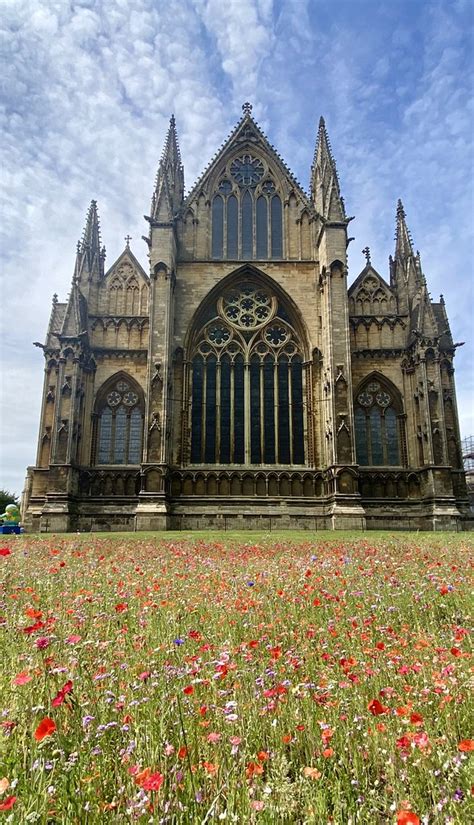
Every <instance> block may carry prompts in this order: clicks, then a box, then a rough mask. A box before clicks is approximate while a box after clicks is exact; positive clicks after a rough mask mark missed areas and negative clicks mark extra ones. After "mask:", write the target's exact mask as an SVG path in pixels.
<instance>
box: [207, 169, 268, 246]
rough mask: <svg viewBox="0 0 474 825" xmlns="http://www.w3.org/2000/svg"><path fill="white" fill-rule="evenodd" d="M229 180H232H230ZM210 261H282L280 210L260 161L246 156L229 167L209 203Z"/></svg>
mask: <svg viewBox="0 0 474 825" xmlns="http://www.w3.org/2000/svg"><path fill="white" fill-rule="evenodd" d="M231 179H232V180H231ZM211 213H212V242H211V254H212V257H213V258H227V259H234V260H254V259H260V260H266V259H268V258H282V257H283V210H282V202H281V198H280V196H279V195H278V193H277V191H276V184H275V182H274V181H273V180H272V178H271V177H269V176H268V175H267V176H265V172H264V167H263V164H262V163H261V161H259V160H257V159H256V158H252V157H251V156H250V155H245V156H244V157H242V158H236V160H234V161H233V162H232V163H231V164H230V171H229V176H227V175H226V176H225V177H224V178H222V180H221V181H220V183H219V185H218V192H217V193H216V195H215V196H214V198H213V200H212V206H211Z"/></svg>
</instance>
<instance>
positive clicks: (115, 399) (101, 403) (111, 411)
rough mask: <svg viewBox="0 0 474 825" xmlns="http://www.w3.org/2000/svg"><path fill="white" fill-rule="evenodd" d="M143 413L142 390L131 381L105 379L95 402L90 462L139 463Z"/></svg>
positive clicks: (121, 378)
mask: <svg viewBox="0 0 474 825" xmlns="http://www.w3.org/2000/svg"><path fill="white" fill-rule="evenodd" d="M143 413H144V403H143V393H142V391H141V389H140V388H139V387H138V385H137V384H136V383H135V381H133V380H132V379H129V378H128V377H127V379H125V378H123V377H120V378H118V379H117V378H115V380H112V381H108V382H107V383H106V384H105V386H104V387H103V388H102V390H101V391H100V392H99V395H98V398H97V402H96V408H95V416H94V422H93V439H92V444H93V455H92V464H140V461H141V458H142V439H143Z"/></svg>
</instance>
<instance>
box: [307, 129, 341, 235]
mask: <svg viewBox="0 0 474 825" xmlns="http://www.w3.org/2000/svg"><path fill="white" fill-rule="evenodd" d="M311 197H312V200H313V202H314V205H315V208H316V211H317V212H319V214H320V215H322V217H323V218H326V220H329V221H345V220H346V213H345V209H344V201H343V199H342V197H341V192H340V188H339V179H338V177H337V169H336V162H335V160H334V157H333V154H332V150H331V144H330V142H329V137H328V133H327V130H326V124H325V122H324V118H323V117H322V116H321V117H320V119H319V127H318V136H317V140H316V147H315V150H314V157H313V165H312V167H311Z"/></svg>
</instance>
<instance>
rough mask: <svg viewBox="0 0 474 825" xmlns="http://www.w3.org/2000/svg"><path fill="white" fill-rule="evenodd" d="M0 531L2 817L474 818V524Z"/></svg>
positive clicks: (263, 820)
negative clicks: (473, 647) (41, 733)
mask: <svg viewBox="0 0 474 825" xmlns="http://www.w3.org/2000/svg"><path fill="white" fill-rule="evenodd" d="M1 544H2V546H3V547H4V548H9V549H10V551H11V552H10V555H3V556H0V581H1V594H0V600H1V601H0V655H1V657H2V659H1V661H2V667H1V675H0V716H1V719H0V722H1V724H2V727H3V734H2V733H0V759H1V762H0V765H1V767H0V792H1V795H0V821H1V817H3V818H4V819H5V821H11V822H14V823H22V824H23V823H24V822H40V823H68V825H69V823H81V825H82V823H101V822H114V823H128V822H130V823H132V822H137V821H139V822H167V823H168V822H169V823H194V822H196V823H204V822H209V821H221V820H223V821H229V822H238V823H242V822H245V823H246V822H251V823H253V822H259V823H275V822H281V823H287V822H288V823H293V822H296V823H318V825H319V823H329V822H331V823H341V825H346V824H347V823H349V822H351V823H391V822H393V823H395V822H397V819H398V820H399V821H400V822H404V821H406V822H413V823H415V822H416V821H417V818H418V819H419V820H420V821H421V822H423V823H430V825H431V823H433V824H434V823H466V822H468V821H470V819H471V815H470V813H469V804H470V801H469V800H470V781H471V780H470V776H469V772H468V765H469V759H470V754H469V752H468V751H467V750H466V748H467V747H470V746H468V745H466V744H461V749H460V743H464V742H465V741H466V740H471V739H472V738H473V731H472V725H471V722H470V720H471V719H472V702H471V701H470V693H469V678H470V675H471V670H470V668H471V663H472V660H471V659H470V648H469V624H470V616H469V611H470V606H471V594H470V586H471V585H472V579H471V578H470V570H471V569H472V568H470V566H469V565H470V558H469V557H470V555H471V554H472V548H473V540H472V538H471V537H470V536H469V535H467V534H453V533H437V534H432V533H430V534H427V533H425V534H413V533H397V534H396V535H390V534H388V533H379V532H377V533H376V532H373V533H372V532H371V533H368V534H365V535H361V534H360V533H348V532H340V533H339V532H338V533H333V532H318V533H309V532H306V531H302V532H298V533H290V532H288V531H285V532H283V531H282V532H278V533H262V532H258V533H257V532H255V533H237V532H230V531H229V532H227V533H218V532H215V531H207V532H192V533H186V532H174V533H163V534H157V533H149V534H147V533H116V534H110V533H109V534H97V533H95V534H81V535H79V534H78V535H64V534H63V535H40V536H21V537H3V542H1ZM70 683H72V684H70ZM65 686H67V688H66V690H63V692H61V690H62V689H64V687H65ZM68 688H69V690H68ZM53 700H55V701H54V702H53ZM375 700H376V701H375ZM45 718H48V719H51V720H52V721H53V722H54V726H52V727H54V730H53V731H52V732H51V733H50V735H47V736H45V737H44V738H42V739H41V740H38V739H37V738H35V731H37V729H38V726H39V724H40V723H41V722H42V720H44V719H45ZM150 776H151V780H150ZM2 778H3V779H4V782H3V784H2ZM6 782H8V785H7V784H6ZM150 786H151V787H150ZM2 789H3V790H2ZM12 797H14V798H15V799H14V801H13V802H12V801H11V798H12ZM8 800H10V801H8ZM2 804H3V805H6V806H7V807H8V806H9V805H11V807H10V808H9V810H5V811H4V812H3V813H2V812H1V808H2ZM404 811H411V812H413V817H412V818H409V817H408V814H406V815H404V814H403V812H404ZM404 816H405V819H404V818H403V817H404Z"/></svg>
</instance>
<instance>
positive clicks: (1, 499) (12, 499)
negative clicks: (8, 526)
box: [0, 490, 20, 514]
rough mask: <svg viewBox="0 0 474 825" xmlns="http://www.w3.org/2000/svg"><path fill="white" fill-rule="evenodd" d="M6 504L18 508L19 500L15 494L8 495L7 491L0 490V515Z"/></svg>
mask: <svg viewBox="0 0 474 825" xmlns="http://www.w3.org/2000/svg"><path fill="white" fill-rule="evenodd" d="M7 504H16V506H17V507H19V506H20V499H19V498H18V496H17V495H16V493H10V491H9V490H0V514H1V513H4V512H5V507H6V506H7Z"/></svg>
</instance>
